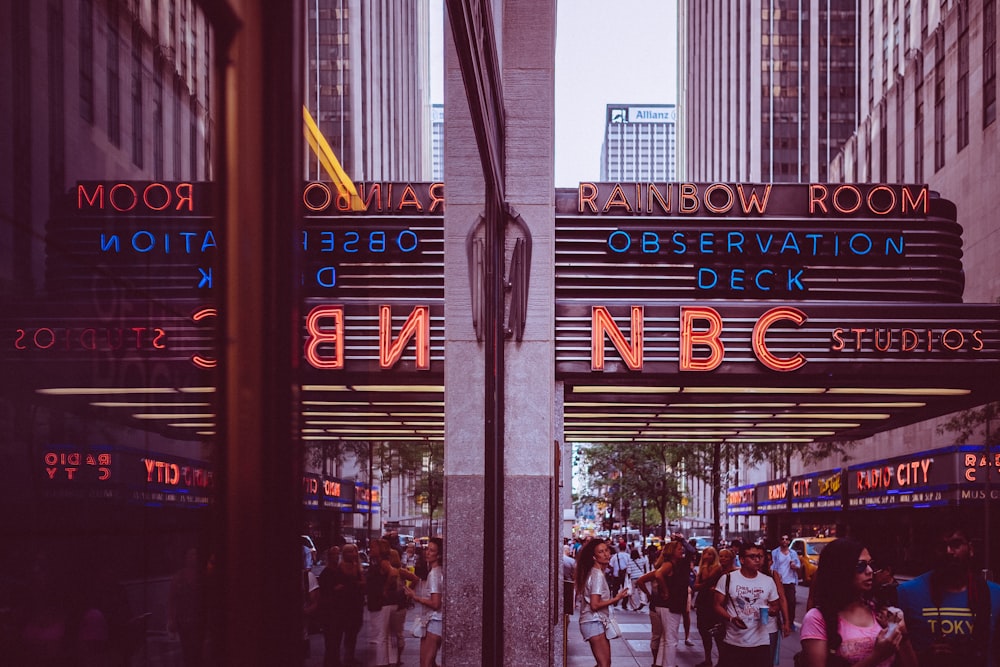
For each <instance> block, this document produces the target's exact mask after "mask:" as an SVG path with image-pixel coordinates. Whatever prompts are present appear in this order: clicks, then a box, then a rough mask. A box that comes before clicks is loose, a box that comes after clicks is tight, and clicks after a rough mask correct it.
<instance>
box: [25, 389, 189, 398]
mask: <svg viewBox="0 0 1000 667" xmlns="http://www.w3.org/2000/svg"><path fill="white" fill-rule="evenodd" d="M36 391H37V392H38V393H39V394H46V395H48V396H100V395H102V394H111V395H122V394H176V393H177V391H178V390H176V389H172V388H170V387H53V388H51V389H37V390H36Z"/></svg>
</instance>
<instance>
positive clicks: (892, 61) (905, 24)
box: [831, 0, 1000, 303]
mask: <svg viewBox="0 0 1000 667" xmlns="http://www.w3.org/2000/svg"><path fill="white" fill-rule="evenodd" d="M997 4H998V3H997V2H996V0H983V1H982V2H956V1H954V0H948V1H947V2H941V3H937V2H933V3H927V2H916V1H914V0H904V1H903V2H885V1H880V2H875V1H873V2H870V3H866V4H865V5H864V7H866V10H865V11H863V12H862V14H861V21H860V29H861V32H860V34H861V53H862V62H863V63H864V64H866V68H865V69H864V71H863V72H861V73H859V86H860V90H861V93H862V94H861V101H862V104H861V113H860V115H859V117H860V123H859V125H858V128H857V132H856V133H855V134H854V135H853V136H852V137H851V139H850V141H848V142H847V143H846V145H845V146H844V150H843V153H842V154H841V155H839V156H838V157H837V158H836V160H835V161H834V164H833V165H832V166H831V176H832V180H844V181H859V180H860V181H891V182H912V183H927V184H928V185H930V186H931V188H932V189H934V190H937V191H939V192H947V193H949V195H948V196H949V198H950V199H952V200H953V201H954V202H955V204H956V205H957V207H958V221H959V222H960V223H961V224H962V226H963V228H964V230H965V243H964V244H963V245H964V247H963V263H964V265H965V276H966V281H965V293H964V299H965V301H967V302H983V303H987V302H995V301H996V300H997V299H998V298H1000V274H998V273H997V271H996V256H997V252H998V247H997V243H996V241H994V239H996V237H997V235H996V233H995V231H996V216H995V213H994V209H995V205H994V203H993V189H994V188H995V184H996V175H997V174H1000V157H998V155H1000V129H998V123H997V75H996V72H997Z"/></svg>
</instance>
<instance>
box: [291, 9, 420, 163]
mask: <svg viewBox="0 0 1000 667" xmlns="http://www.w3.org/2000/svg"><path fill="white" fill-rule="evenodd" d="M428 14H429V8H428V0H416V1H414V2H411V1H409V0H390V1H389V2H385V1H375V0H306V16H307V17H308V24H307V30H306V32H307V34H306V40H305V41H306V62H307V70H308V71H307V80H306V93H307V94H306V101H305V104H306V106H307V107H308V109H309V111H310V112H311V113H312V115H313V117H314V118H316V120H317V123H318V125H319V128H320V130H321V131H322V132H323V135H324V136H325V137H326V139H327V141H328V142H329V143H330V147H331V148H332V149H333V152H334V153H335V154H336V155H337V158H338V159H339V160H340V163H341V165H342V166H343V167H344V170H345V171H346V172H347V175H348V176H350V177H351V178H352V179H354V180H358V181H372V180H385V181H390V180H421V179H426V178H429V176H430V169H431V162H430V104H429V99H430V98H429V94H430V93H429V86H430V75H429V71H430V70H429V48H428V39H429V35H428ZM320 173H321V170H320V167H319V165H318V162H317V161H316V160H315V159H314V160H311V161H310V164H309V166H308V169H307V176H308V178H319V177H320Z"/></svg>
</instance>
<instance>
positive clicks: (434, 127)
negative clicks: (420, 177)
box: [431, 104, 444, 181]
mask: <svg viewBox="0 0 1000 667" xmlns="http://www.w3.org/2000/svg"><path fill="white" fill-rule="evenodd" d="M443 178H444V105H443V104H432V105H431V179H433V180H435V181H440V180H442V179H443Z"/></svg>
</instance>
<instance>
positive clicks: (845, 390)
mask: <svg viewBox="0 0 1000 667" xmlns="http://www.w3.org/2000/svg"><path fill="white" fill-rule="evenodd" d="M830 393H831V394H864V395H868V394H876V395H878V396H886V395H888V396H892V395H893V394H899V395H900V396H966V395H968V394H971V393H972V390H970V389H949V388H945V387H927V388H917V387H881V388H879V387H831V388H830Z"/></svg>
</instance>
